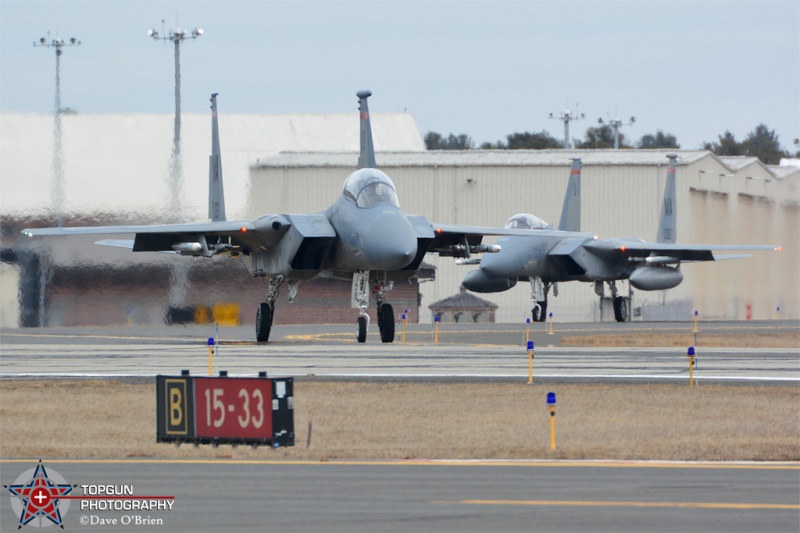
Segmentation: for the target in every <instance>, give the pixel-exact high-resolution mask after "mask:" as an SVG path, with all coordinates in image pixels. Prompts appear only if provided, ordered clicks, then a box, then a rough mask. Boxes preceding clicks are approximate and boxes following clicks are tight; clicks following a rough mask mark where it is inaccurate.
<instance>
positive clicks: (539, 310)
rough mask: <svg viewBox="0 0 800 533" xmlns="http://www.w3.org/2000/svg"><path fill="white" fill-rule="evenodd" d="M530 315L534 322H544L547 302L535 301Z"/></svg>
mask: <svg viewBox="0 0 800 533" xmlns="http://www.w3.org/2000/svg"><path fill="white" fill-rule="evenodd" d="M531 316H532V317H533V321H534V322H544V321H545V320H547V302H546V301H542V302H536V305H535V306H534V307H533V309H531Z"/></svg>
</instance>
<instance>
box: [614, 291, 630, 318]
mask: <svg viewBox="0 0 800 533" xmlns="http://www.w3.org/2000/svg"><path fill="white" fill-rule="evenodd" d="M614 318H615V319H616V320H617V322H627V321H628V302H627V300H625V298H623V297H622V296H617V297H616V298H614Z"/></svg>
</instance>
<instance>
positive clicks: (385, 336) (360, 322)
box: [353, 271, 394, 342]
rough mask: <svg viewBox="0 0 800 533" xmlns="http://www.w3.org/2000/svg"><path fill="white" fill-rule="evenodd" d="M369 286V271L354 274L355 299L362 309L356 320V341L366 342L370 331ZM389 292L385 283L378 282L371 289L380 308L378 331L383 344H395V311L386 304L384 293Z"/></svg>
mask: <svg viewBox="0 0 800 533" xmlns="http://www.w3.org/2000/svg"><path fill="white" fill-rule="evenodd" d="M368 286H369V271H360V272H356V273H355V274H353V299H354V301H355V302H356V304H357V305H358V308H359V309H360V314H359V317H358V319H357V320H356V326H357V329H356V340H357V341H358V342H366V340H367V330H368V329H369V315H368V314H367V308H369V297H368V295H367V290H368V289H367V287H368ZM384 289H386V290H389V289H391V286H390V285H389V286H387V283H386V282H384V281H376V282H375V284H374V285H372V287H371V291H372V295H373V296H374V297H375V302H376V303H377V306H378V330H379V331H380V334H381V342H394V309H393V308H392V305H391V304H388V303H386V302H385V298H384V294H383V291H384Z"/></svg>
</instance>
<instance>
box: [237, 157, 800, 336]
mask: <svg viewBox="0 0 800 533" xmlns="http://www.w3.org/2000/svg"><path fill="white" fill-rule="evenodd" d="M670 152H677V153H678V155H679V157H678V168H677V172H676V177H677V204H678V205H677V214H678V227H677V232H678V235H677V240H678V242H683V243H702V244H779V245H783V246H784V251H783V252H782V253H772V252H756V253H755V254H754V257H752V258H748V259H738V260H732V261H721V262H715V263H694V264H684V265H683V266H682V267H681V269H682V271H683V273H684V275H685V279H684V281H683V283H682V284H681V285H680V286H678V287H677V288H675V289H672V290H669V291H655V292H644V291H634V293H633V302H632V307H633V311H634V312H633V315H634V316H633V319H634V320H636V319H643V320H656V319H658V320H689V319H690V317H691V314H692V313H693V312H694V310H698V311H699V312H700V314H701V316H703V317H705V318H720V319H721V318H731V319H746V318H753V319H768V318H774V317H775V316H776V310H777V308H778V307H780V309H781V315H782V316H783V317H785V318H797V317H798V315H799V314H800V310H799V308H800V305H799V301H800V274H798V272H799V269H798V267H797V265H798V262H799V261H800V249H798V242H799V241H800V238H798V233H799V231H800V216H799V214H800V191H799V190H798V182H800V179H799V178H800V171H798V172H790V173H788V174H789V175H788V176H787V175H782V176H777V175H776V173H775V172H774V171H771V170H770V169H769V168H768V167H766V166H764V165H763V164H761V163H760V162H758V160H756V159H755V158H727V159H726V158H718V157H716V156H714V155H713V154H712V153H710V152H707V151H699V150H698V151H687V150H683V151H681V150H679V151H674V150H654V151H646V150H620V151H614V150H598V151H594V150H577V151H564V150H553V151H481V150H470V151H461V152H456V151H447V152H414V153H378V154H377V158H378V166H379V167H380V168H382V169H383V170H384V171H385V172H386V173H387V174H388V175H389V176H390V177H391V178H392V180H393V181H394V182H395V185H396V186H397V189H398V194H399V197H400V205H401V208H402V209H403V211H404V212H406V213H407V214H422V215H424V216H426V217H427V218H428V219H429V220H431V221H432V222H439V223H460V224H471V225H480V226H495V227H502V226H503V225H504V224H505V221H506V220H507V219H508V217H510V216H511V215H513V214H515V213H520V212H526V213H533V214H535V215H537V216H539V217H540V218H542V219H544V220H546V221H548V222H550V223H552V224H554V225H557V224H558V220H559V217H560V215H561V205H562V202H563V198H564V193H565V191H566V185H567V179H568V176H569V168H570V158H572V157H580V158H581V159H582V161H583V174H582V229H583V230H584V231H592V232H594V233H596V234H598V235H599V236H601V237H621V236H625V237H637V238H641V239H644V240H648V241H653V240H655V236H656V229H657V227H658V216H659V212H660V206H661V199H662V196H663V191H664V183H665V179H666V174H667V162H668V160H667V157H666V154H667V153H670ZM356 159H357V156H356V154H352V153H282V154H278V155H275V156H272V157H268V158H265V159H261V160H260V161H259V162H258V164H257V165H255V166H254V167H253V168H252V169H251V183H250V196H249V203H248V208H247V216H248V217H255V216H258V215H260V214H264V213H303V212H314V211H320V210H323V209H325V208H326V207H328V206H329V205H330V204H331V203H332V201H333V199H334V198H335V197H336V195H338V194H340V192H341V187H342V184H343V183H344V180H345V178H346V177H347V175H348V174H349V173H350V172H352V171H353V170H354V168H355V163H356ZM784 174H786V173H784ZM426 261H427V262H430V263H432V264H433V265H435V266H436V268H437V275H436V278H437V279H436V281H435V282H433V283H423V284H422V285H421V292H422V295H423V300H422V307H421V308H420V313H421V316H420V320H421V321H427V320H430V319H431V317H430V313H429V312H428V308H427V307H428V305H430V304H432V303H434V302H436V301H438V300H441V299H443V298H446V297H448V296H451V295H453V294H455V293H457V292H458V289H459V285H460V282H461V279H462V278H463V276H464V274H465V273H466V272H467V271H468V270H469V269H473V268H476V267H475V266H457V265H455V264H454V262H453V260H452V259H451V258H439V257H437V256H432V255H429V256H428V257H427V258H426ZM627 288H628V287H627V283H624V284H623V291H625V292H627ZM558 292H559V296H558V297H555V298H554V297H553V296H552V294H551V299H550V307H549V310H550V311H552V312H553V314H554V317H556V319H557V320H562V321H596V320H600V319H601V318H602V319H607V318H608V317H606V316H603V317H601V314H600V305H599V298H598V297H597V296H596V295H595V293H594V290H593V286H592V284H589V283H579V282H570V283H562V284H560V286H559V287H558ZM481 296H482V297H485V298H486V299H488V300H491V301H493V302H494V303H496V304H498V305H499V306H500V307H499V309H498V311H497V321H498V322H523V321H524V320H525V318H526V317H528V316H530V307H531V305H530V287H529V285H528V284H524V283H520V284H517V286H516V287H514V288H512V289H511V290H509V291H507V292H504V293H497V294H490V295H481ZM390 299H391V296H390Z"/></svg>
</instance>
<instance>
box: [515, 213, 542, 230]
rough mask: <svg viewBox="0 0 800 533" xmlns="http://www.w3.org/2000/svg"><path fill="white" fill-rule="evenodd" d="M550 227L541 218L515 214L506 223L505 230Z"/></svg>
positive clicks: (526, 214)
mask: <svg viewBox="0 0 800 533" xmlns="http://www.w3.org/2000/svg"><path fill="white" fill-rule="evenodd" d="M550 227H552V226H550V224H548V223H547V222H545V221H544V220H542V219H541V218H539V217H537V216H534V215H531V214H528V213H517V214H516V215H514V216H513V217H511V218H509V219H508V222H506V229H548V228H550Z"/></svg>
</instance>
